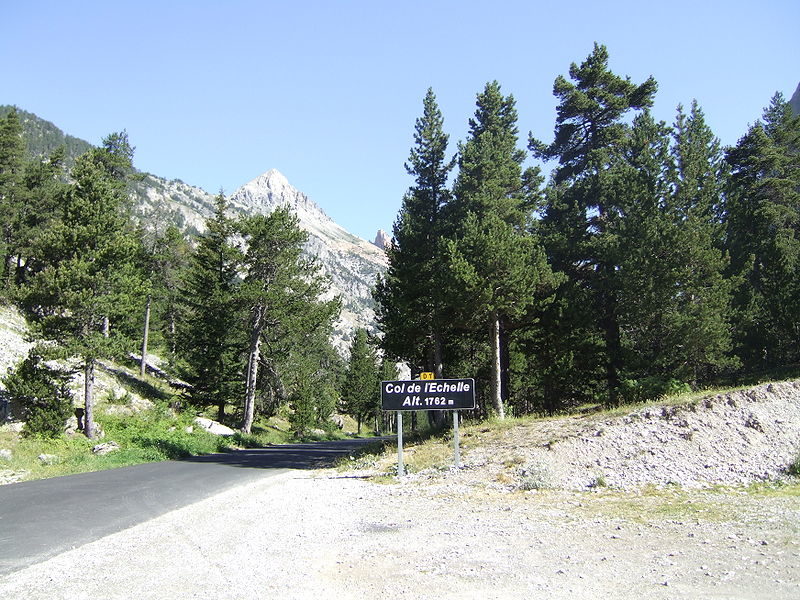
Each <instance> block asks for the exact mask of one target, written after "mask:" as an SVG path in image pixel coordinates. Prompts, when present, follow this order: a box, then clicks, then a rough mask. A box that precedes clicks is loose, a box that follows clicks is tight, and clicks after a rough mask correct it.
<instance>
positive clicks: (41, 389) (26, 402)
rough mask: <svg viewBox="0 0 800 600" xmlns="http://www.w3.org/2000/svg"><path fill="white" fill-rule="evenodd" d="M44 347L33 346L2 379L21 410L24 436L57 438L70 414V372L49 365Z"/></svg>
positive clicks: (62, 431)
mask: <svg viewBox="0 0 800 600" xmlns="http://www.w3.org/2000/svg"><path fill="white" fill-rule="evenodd" d="M42 350H43V348H37V347H34V348H33V349H31V351H30V352H28V356H27V357H26V358H25V359H24V360H23V361H22V362H21V363H20V364H19V365H17V366H16V368H15V369H14V370H13V371H11V370H10V371H9V373H8V375H6V376H5V377H4V378H3V386H4V387H5V389H6V391H7V392H8V395H9V397H10V399H11V401H12V402H13V403H14V405H15V406H19V407H21V414H20V417H21V419H22V420H23V421H25V427H24V429H23V433H24V434H25V435H32V436H42V437H51V438H55V437H59V436H60V435H62V434H63V433H64V425H65V423H66V421H67V419H68V418H69V417H70V416H71V415H72V391H71V390H70V388H69V382H70V380H71V378H72V373H71V372H69V371H68V370H66V369H60V368H56V367H51V366H48V365H47V363H46V362H45V358H44V354H45V352H43V351H42Z"/></svg>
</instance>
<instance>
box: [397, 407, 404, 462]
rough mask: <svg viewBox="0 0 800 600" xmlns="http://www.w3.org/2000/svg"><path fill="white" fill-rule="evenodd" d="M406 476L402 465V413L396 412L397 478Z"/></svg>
mask: <svg viewBox="0 0 800 600" xmlns="http://www.w3.org/2000/svg"><path fill="white" fill-rule="evenodd" d="M405 474H406V469H405V465H404V464H403V413H402V411H399V410H398V411H397V476H398V477H402V476H403V475H405Z"/></svg>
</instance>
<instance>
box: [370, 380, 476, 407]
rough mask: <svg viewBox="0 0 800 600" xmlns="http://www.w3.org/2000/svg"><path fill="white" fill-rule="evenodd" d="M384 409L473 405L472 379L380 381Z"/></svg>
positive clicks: (473, 381) (473, 384)
mask: <svg viewBox="0 0 800 600" xmlns="http://www.w3.org/2000/svg"><path fill="white" fill-rule="evenodd" d="M381 407H382V408H383V410H467V409H471V408H475V380H474V379H429V380H418V379H415V380H413V381H383V382H381Z"/></svg>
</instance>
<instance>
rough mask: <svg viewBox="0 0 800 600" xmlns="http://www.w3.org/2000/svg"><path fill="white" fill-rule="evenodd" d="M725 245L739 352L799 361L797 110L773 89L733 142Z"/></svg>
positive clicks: (757, 362) (769, 363) (759, 360)
mask: <svg viewBox="0 0 800 600" xmlns="http://www.w3.org/2000/svg"><path fill="white" fill-rule="evenodd" d="M727 161H728V163H729V164H730V166H731V168H732V179H731V188H730V193H729V197H728V203H727V211H726V218H727V248H728V250H729V252H730V255H731V272H732V273H733V274H734V275H738V276H741V277H742V281H741V284H740V285H739V286H738V287H737V289H736V290H735V293H734V303H735V310H736V323H737V353H738V354H739V356H741V357H742V360H743V361H744V362H745V364H746V366H747V367H749V368H751V369H753V368H765V367H766V368H774V367H777V366H783V365H788V364H796V363H797V362H798V361H800V115H795V114H794V113H793V112H792V109H791V107H790V106H789V104H788V103H787V102H786V101H785V100H784V98H783V96H782V95H781V94H776V95H775V96H774V97H773V98H772V101H771V103H770V105H769V106H768V107H767V108H766V109H765V111H764V114H763V117H762V120H761V121H760V122H757V123H755V124H754V125H753V126H752V127H750V129H749V130H748V132H747V134H746V135H744V136H743V137H742V138H741V139H740V140H739V142H738V144H737V145H736V146H735V147H734V148H731V149H730V150H729V152H728V155H727Z"/></svg>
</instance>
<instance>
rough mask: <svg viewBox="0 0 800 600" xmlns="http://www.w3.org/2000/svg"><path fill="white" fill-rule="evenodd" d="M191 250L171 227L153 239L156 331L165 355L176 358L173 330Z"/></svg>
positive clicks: (175, 341) (175, 337)
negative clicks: (163, 343)
mask: <svg viewBox="0 0 800 600" xmlns="http://www.w3.org/2000/svg"><path fill="white" fill-rule="evenodd" d="M190 255H191V248H190V246H189V244H188V242H187V241H186V239H185V238H184V237H183V234H181V232H180V230H179V229H178V228H177V227H176V226H175V225H169V226H167V228H166V229H165V230H164V232H163V234H161V235H157V236H156V237H155V239H154V240H153V244H152V252H151V263H152V265H151V272H152V281H153V304H154V310H155V315H156V322H157V323H158V327H157V330H158V331H159V332H160V336H161V339H162V340H164V341H165V342H166V347H167V350H168V352H169V356H170V357H171V359H172V360H173V361H174V360H175V358H176V356H177V350H178V348H177V330H178V319H179V318H180V307H181V281H182V277H183V275H184V272H185V269H186V268H187V266H188V262H189V257H190Z"/></svg>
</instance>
